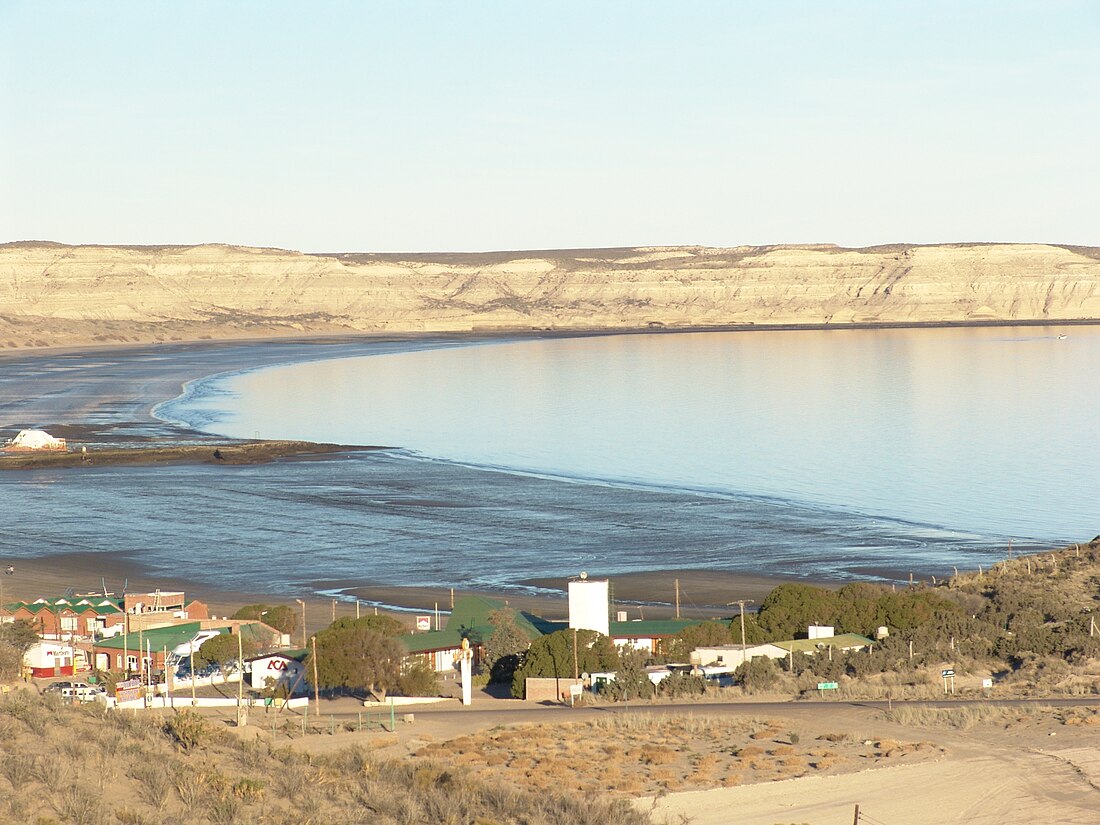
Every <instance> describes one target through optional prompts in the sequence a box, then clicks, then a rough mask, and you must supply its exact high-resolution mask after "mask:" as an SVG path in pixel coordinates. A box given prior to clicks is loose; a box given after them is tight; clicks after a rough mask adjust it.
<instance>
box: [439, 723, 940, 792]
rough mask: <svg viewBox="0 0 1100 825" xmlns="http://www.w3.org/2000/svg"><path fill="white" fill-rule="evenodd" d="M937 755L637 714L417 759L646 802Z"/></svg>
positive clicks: (506, 734) (543, 728)
mask: <svg viewBox="0 0 1100 825" xmlns="http://www.w3.org/2000/svg"><path fill="white" fill-rule="evenodd" d="M942 753H943V750H942V749H941V748H939V747H936V746H935V745H932V744H931V743H929V742H916V743H906V742H898V741H894V740H883V739H876V740H856V739H855V738H853V737H852V736H850V735H849V734H847V733H831V734H825V735H822V736H818V737H814V736H801V735H799V732H798V731H792V730H790V722H789V721H787V722H779V721H775V720H771V719H746V718H740V717H729V716H717V715H716V716H707V715H700V716H692V715H688V716H659V717H652V716H641V715H638V716H607V717H604V718H602V719H599V720H596V721H591V722H574V723H569V724H564V725H522V726H517V727H507V728H496V729H494V730H490V731H484V732H481V733H476V734H471V735H469V736H463V737H460V738H458V739H452V740H450V741H448V742H441V743H432V744H428V745H425V746H424V747H423V748H421V749H420V751H419V753H418V756H419V757H420V758H431V759H443V760H449V761H450V762H451V763H452V764H455V765H457V766H460V767H465V768H468V769H469V770H474V771H477V773H478V774H479V775H480V776H481V777H482V778H484V779H486V780H487V781H491V782H493V783H500V784H502V785H505V786H508V787H512V788H517V789H518V788H527V789H534V790H536V791H539V792H545V791H551V790H555V789H557V790H567V791H573V792H576V793H584V794H600V793H606V792H611V793H616V794H628V795H633V796H645V795H655V794H661V793H666V792H674V791H684V790H700V789H703V788H712V787H722V786H725V787H729V786H734V785H741V784H751V783H756V782H771V781H775V780H779V779H793V778H795V777H799V776H811V775H818V776H820V775H828V774H833V773H841V772H848V771H853V770H861V769H863V768H868V767H874V766H882V765H895V764H910V763H913V762H917V761H922V760H924V759H928V758H934V757H938V756H940V755H941V754H942Z"/></svg>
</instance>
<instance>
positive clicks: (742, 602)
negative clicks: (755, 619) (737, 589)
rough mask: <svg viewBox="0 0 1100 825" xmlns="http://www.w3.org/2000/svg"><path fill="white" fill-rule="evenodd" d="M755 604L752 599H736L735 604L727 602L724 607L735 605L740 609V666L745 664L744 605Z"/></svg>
mask: <svg viewBox="0 0 1100 825" xmlns="http://www.w3.org/2000/svg"><path fill="white" fill-rule="evenodd" d="M747 604H756V602H755V601H753V600H752V599H738V600H737V601H735V602H727V603H726V607H733V606H734V605H737V606H738V607H740V608H741V664H745V605H747Z"/></svg>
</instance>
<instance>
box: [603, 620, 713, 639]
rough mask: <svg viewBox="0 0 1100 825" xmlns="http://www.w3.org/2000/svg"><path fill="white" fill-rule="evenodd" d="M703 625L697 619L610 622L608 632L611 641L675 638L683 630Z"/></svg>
mask: <svg viewBox="0 0 1100 825" xmlns="http://www.w3.org/2000/svg"><path fill="white" fill-rule="evenodd" d="M704 623H705V622H701V621H699V620H698V619H642V620H641V621H637V622H612V623H611V627H610V630H611V638H613V639H623V638H630V639H645V638H651V637H654V636H675V635H676V634H677V633H679V632H680V631H681V630H683V629H685V628H688V627H694V626H695V625H697V624H704Z"/></svg>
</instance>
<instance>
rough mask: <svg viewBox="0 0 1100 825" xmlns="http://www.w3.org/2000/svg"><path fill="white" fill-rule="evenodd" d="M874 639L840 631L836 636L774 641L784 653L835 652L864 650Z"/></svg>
mask: <svg viewBox="0 0 1100 825" xmlns="http://www.w3.org/2000/svg"><path fill="white" fill-rule="evenodd" d="M874 643H875V642H874V639H868V638H867V637H866V636H860V635H859V634H858V633H840V634H838V635H836V636H818V637H817V638H816V639H791V640H789V641H786V642H776V643H775V645H776V647H781V648H783V651H784V655H788V654H791V653H810V654H813V653H818V652H821V651H829V650H832V651H834V652H837V653H847V652H848V651H851V650H866V649H867V648H869V647H870V646H871V645H873V644H874Z"/></svg>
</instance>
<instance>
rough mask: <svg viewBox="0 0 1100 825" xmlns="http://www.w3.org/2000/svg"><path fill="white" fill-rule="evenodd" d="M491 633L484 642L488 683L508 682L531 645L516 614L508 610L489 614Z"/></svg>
mask: <svg viewBox="0 0 1100 825" xmlns="http://www.w3.org/2000/svg"><path fill="white" fill-rule="evenodd" d="M489 624H491V625H492V626H493V632H492V633H491V634H490V635H489V638H488V639H487V640H486V641H485V665H486V666H487V667H488V669H489V681H491V682H510V681H512V677H513V675H515V672H516V669H517V668H518V667H519V666H520V665H521V664H522V661H523V656H524V654H525V653H526V652H527V648H528V647H529V646H530V644H531V640H530V639H528V638H527V634H526V633H524V632H523V631H522V630H521V629H520V627H519V625H518V624H516V612H515V611H514V610H510V609H508V608H504V609H501V610H494V611H492V612H491V613H489Z"/></svg>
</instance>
